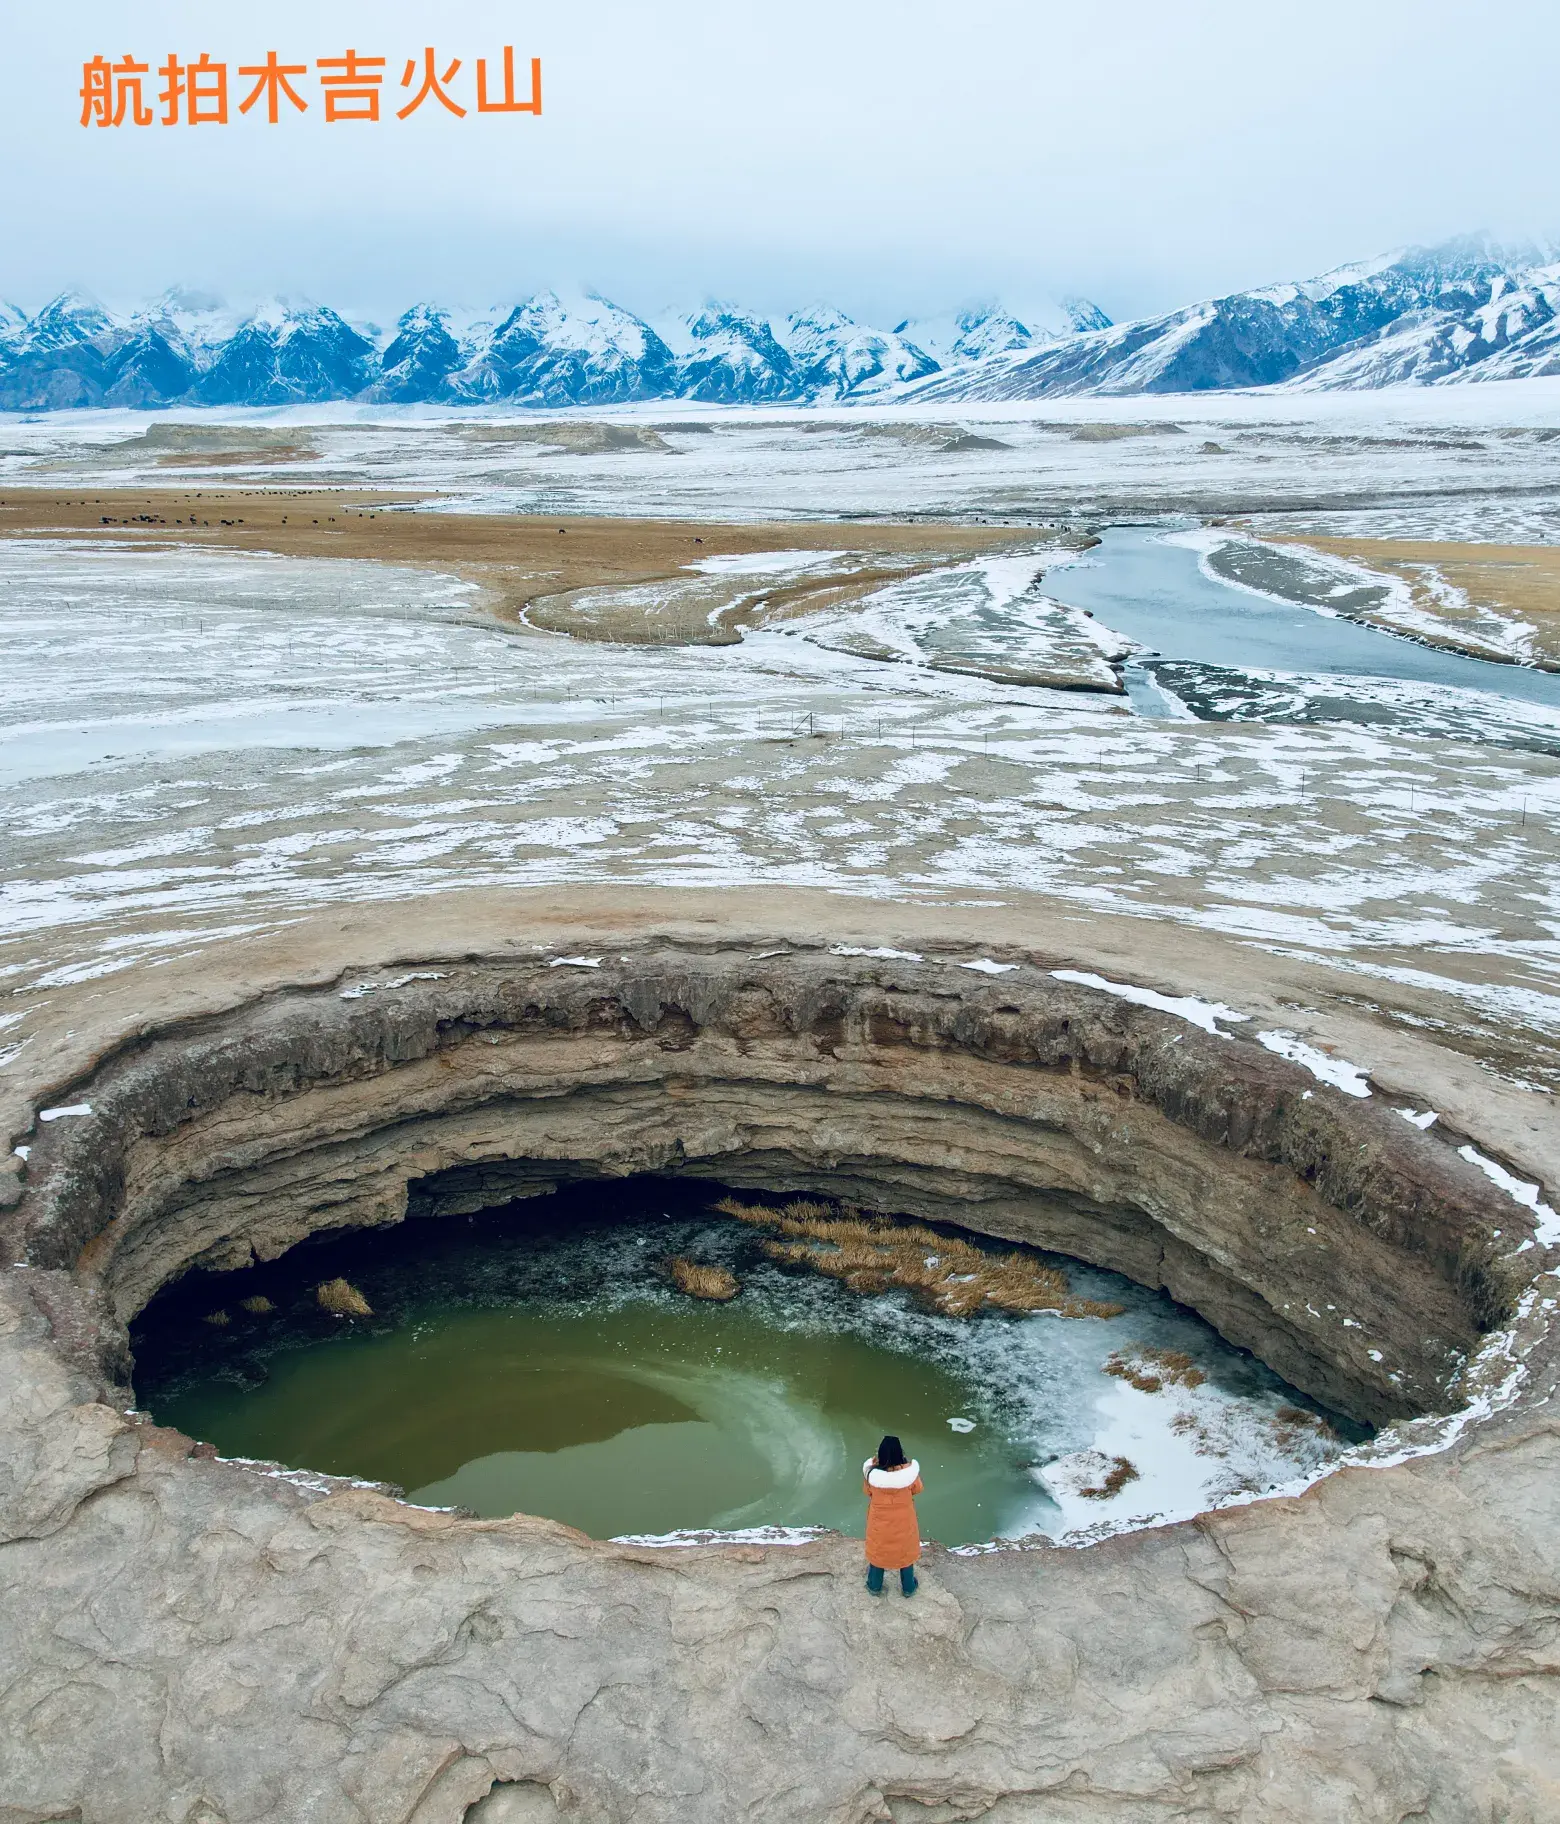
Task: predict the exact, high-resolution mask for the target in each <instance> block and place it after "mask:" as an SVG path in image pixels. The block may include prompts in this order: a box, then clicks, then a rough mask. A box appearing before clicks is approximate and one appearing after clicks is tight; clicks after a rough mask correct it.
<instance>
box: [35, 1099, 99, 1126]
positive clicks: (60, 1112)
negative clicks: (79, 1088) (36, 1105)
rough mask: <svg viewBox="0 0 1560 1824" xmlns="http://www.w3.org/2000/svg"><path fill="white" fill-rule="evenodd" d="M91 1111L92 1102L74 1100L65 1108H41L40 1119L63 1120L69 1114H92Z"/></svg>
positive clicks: (39, 1111)
mask: <svg viewBox="0 0 1560 1824" xmlns="http://www.w3.org/2000/svg"><path fill="white" fill-rule="evenodd" d="M91 1113H92V1104H91V1103H90V1102H72V1103H70V1104H69V1106H68V1107H65V1108H40V1109H39V1110H38V1119H39V1120H40V1121H63V1120H64V1118H65V1117H66V1116H67V1115H90V1114H91Z"/></svg>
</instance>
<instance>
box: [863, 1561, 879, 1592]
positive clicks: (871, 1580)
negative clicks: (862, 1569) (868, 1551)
mask: <svg viewBox="0 0 1560 1824" xmlns="http://www.w3.org/2000/svg"><path fill="white" fill-rule="evenodd" d="M867 1588H868V1590H870V1591H871V1593H872V1594H873V1595H874V1596H881V1595H882V1594H883V1571H882V1567H881V1566H880V1565H876V1564H869V1565H868V1566H867Z"/></svg>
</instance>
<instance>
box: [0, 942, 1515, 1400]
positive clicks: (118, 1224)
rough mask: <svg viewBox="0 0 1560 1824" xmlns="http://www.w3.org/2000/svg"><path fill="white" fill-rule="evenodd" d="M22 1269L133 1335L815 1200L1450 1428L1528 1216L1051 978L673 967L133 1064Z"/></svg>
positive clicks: (1329, 1394) (232, 1030)
mask: <svg viewBox="0 0 1560 1824" xmlns="http://www.w3.org/2000/svg"><path fill="white" fill-rule="evenodd" d="M72 1094H73V1095H79V1098H80V1100H81V1101H82V1102H85V1103H88V1104H90V1108H91V1113H90V1114H88V1115H82V1116H79V1117H75V1118H72V1119H70V1120H68V1121H65V1120H62V1121H58V1122H56V1123H54V1124H52V1125H51V1126H50V1127H49V1128H47V1129H45V1130H44V1131H43V1135H42V1138H41V1139H40V1141H39V1143H38V1145H37V1147H36V1150H35V1152H34V1154H33V1158H32V1161H31V1163H30V1167H29V1179H30V1183H29V1189H28V1193H27V1195H26V1197H25V1198H24V1200H23V1203H22V1205H21V1208H20V1210H19V1212H18V1222H17V1224H16V1240H15V1245H16V1247H17V1249H18V1251H19V1252H20V1253H21V1255H22V1256H23V1257H24V1258H25V1259H26V1260H27V1261H29V1262H30V1263H31V1264H33V1265H35V1266H41V1267H49V1268H56V1269H66V1270H72V1271H73V1272H74V1273H75V1275H76V1278H77V1282H78V1283H79V1284H80V1285H81V1286H82V1287H83V1288H85V1289H86V1290H87V1291H88V1292H90V1293H91V1294H93V1295H96V1296H99V1297H101V1299H102V1300H103V1301H104V1304H105V1306H106V1310H107V1312H108V1313H109V1314H111V1317H112V1320H113V1322H114V1323H116V1324H117V1325H118V1326H121V1327H122V1326H123V1325H124V1324H126V1323H127V1322H128V1320H129V1319H130V1318H131V1317H132V1316H133V1315H134V1313H135V1312H136V1311H137V1310H139V1309H140V1308H141V1306H142V1305H144V1304H145V1302H146V1301H147V1300H148V1299H149V1298H150V1297H151V1296H152V1294H153V1293H154V1292H155V1291H156V1289H157V1288H158V1286H159V1285H161V1284H163V1283H164V1282H166V1281H167V1280H168V1279H170V1278H172V1277H174V1276H175V1275H177V1274H179V1273H181V1272H183V1271H185V1270H187V1269H188V1268H190V1267H192V1266H198V1267H232V1266H243V1265H248V1264H249V1263H250V1262H251V1261H252V1260H254V1259H257V1258H258V1259H272V1258H274V1257H275V1256H276V1255H278V1254H280V1253H281V1252H283V1251H284V1250H285V1249H286V1248H288V1247H290V1246H292V1245H293V1244H294V1243H295V1242H297V1241H299V1240H301V1239H302V1238H304V1237H305V1236H307V1235H309V1234H311V1233H313V1232H316V1231H318V1230H321V1229H326V1228H340V1227H350V1226H369V1227H371V1226H374V1225H378V1224H384V1223H392V1222H398V1221H400V1220H402V1219H403V1218H405V1217H406V1216H407V1215H408V1214H411V1215H415V1216H420V1217H434V1218H436V1217H438V1216H439V1215H441V1214H445V1213H451V1212H460V1211H468V1210H472V1209H476V1208H481V1207H485V1206H488V1205H494V1204H500V1203H504V1202H507V1201H508V1200H510V1199H511V1198H513V1197H515V1196H523V1195H527V1194H530V1193H534V1192H537V1191H540V1190H544V1189H547V1188H550V1187H551V1186H553V1185H555V1184H557V1183H559V1182H562V1181H566V1180H570V1179H578V1178H583V1177H589V1176H593V1175H607V1176H620V1175H627V1174H629V1173H637V1172H667V1173H682V1174H690V1175H696V1176H705V1177H710V1178H718V1179H720V1180H721V1181H723V1182H725V1183H728V1184H736V1185H742V1186H753V1187H764V1188H770V1189H779V1190H811V1191H815V1192H823V1193H827V1194H829V1195H833V1196H838V1197H843V1198H848V1199H850V1200H852V1201H855V1202H858V1203H860V1204H862V1205H863V1206H865V1207H867V1208H870V1209H878V1210H884V1211H889V1212H903V1213H910V1214H914V1215H918V1216H923V1217H934V1218H938V1219H941V1220H944V1221H952V1222H957V1223H960V1224H963V1225H964V1226H966V1227H968V1228H971V1229H974V1230H977V1231H980V1232H983V1233H986V1234H991V1235H997V1236H1002V1237H1005V1238H1010V1239H1016V1240H1022V1241H1026V1242H1032V1243H1035V1244H1036V1245H1039V1246H1043V1247H1046V1248H1051V1249H1055V1250H1057V1251H1060V1252H1063V1253H1066V1254H1071V1255H1075V1256H1077V1257H1078V1258H1080V1259H1084V1260H1087V1261H1090V1262H1093V1263H1096V1264H1098V1265H1102V1266H1107V1267H1111V1268H1114V1269H1116V1270H1117V1271H1120V1272H1123V1273H1126V1274H1128V1275H1129V1276H1130V1277H1132V1278H1134V1279H1136V1280H1139V1281H1140V1282H1142V1283H1144V1284H1146V1285H1150V1286H1154V1287H1161V1286H1162V1287H1164V1288H1165V1289H1166V1290H1168V1291H1169V1292H1170V1293H1171V1294H1172V1296H1174V1297H1175V1298H1177V1299H1179V1300H1180V1301H1181V1302H1183V1303H1185V1304H1188V1305H1191V1306H1193V1307H1195V1308H1196V1309H1197V1310H1199V1311H1200V1312H1201V1313H1202V1314H1203V1315H1204V1316H1205V1317H1207V1318H1208V1319H1209V1320H1210V1321H1211V1322H1212V1323H1213V1324H1215V1325H1216V1326H1217V1327H1218V1329H1219V1330H1220V1331H1222V1332H1223V1334H1224V1335H1225V1336H1226V1337H1227V1338H1228V1339H1229V1340H1230V1341H1232V1342H1235V1343H1237V1344H1240V1345H1242V1346H1244V1347H1246V1348H1249V1349H1251V1350H1252V1351H1253V1352H1254V1353H1256V1354H1258V1355H1260V1356H1262V1357H1263V1358H1264V1359H1265V1360H1267V1361H1268V1362H1270V1363H1271V1364H1272V1365H1273V1366H1274V1367H1275V1368H1277V1369H1278V1370H1279V1372H1280V1373H1282V1374H1283V1375H1285V1376H1286V1377H1287V1378H1288V1379H1289V1380H1291V1381H1292V1382H1294V1383H1295V1384H1296V1385H1297V1386H1300V1387H1302V1388H1304V1389H1305V1390H1306V1391H1307V1392H1309V1393H1312V1394H1314V1395H1315V1396H1316V1397H1317V1398H1319V1399H1322V1400H1324V1401H1326V1402H1328V1403H1329V1404H1331V1405H1333V1406H1335V1407H1337V1408H1340V1409H1342V1410H1344V1411H1347V1412H1349V1413H1351V1414H1353V1415H1354V1416H1356V1417H1360V1418H1364V1419H1367V1420H1370V1421H1372V1422H1378V1423H1379V1422H1381V1421H1384V1420H1386V1419H1390V1418H1394V1417H1401V1416H1405V1415H1410V1414H1414V1413H1418V1412H1423V1411H1426V1410H1429V1409H1432V1408H1434V1407H1436V1406H1438V1405H1440V1404H1444V1402H1445V1399H1446V1396H1447V1390H1448V1387H1449V1385H1450V1383H1451V1381H1452V1379H1453V1377H1454V1376H1455V1374H1456V1371H1457V1368H1458V1366H1459V1364H1460V1362H1461V1360H1462V1359H1463V1357H1464V1356H1465V1354H1466V1353H1467V1351H1468V1350H1469V1349H1470V1348H1471V1347H1472V1346H1473V1344H1474V1342H1475V1340H1476V1338H1477V1337H1478V1335H1479V1333H1480V1332H1481V1331H1482V1330H1483V1329H1485V1328H1487V1327H1488V1326H1489V1325H1490V1324H1491V1323H1492V1322H1494V1321H1495V1320H1496V1319H1497V1318H1498V1317H1499V1315H1500V1314H1501V1312H1502V1310H1503V1309H1504V1308H1505V1306H1506V1305H1507V1304H1508V1303H1509V1301H1510V1298H1511V1297H1512V1295H1513V1292H1514V1290H1515V1283H1516V1282H1515V1279H1514V1276H1513V1274H1512V1271H1511V1250H1512V1248H1513V1247H1514V1246H1515V1245H1516V1242H1517V1241H1518V1240H1519V1239H1520V1226H1521V1225H1520V1221H1519V1219H1518V1213H1517V1212H1515V1211H1514V1208H1513V1206H1512V1204H1511V1203H1510V1201H1509V1200H1508V1199H1506V1198H1504V1197H1502V1196H1501V1195H1500V1194H1499V1193H1498V1192H1496V1191H1495V1190H1494V1189H1493V1187H1492V1186H1490V1185H1489V1184H1488V1182H1487V1181H1486V1180H1484V1179H1483V1178H1482V1177H1481V1176H1480V1174H1479V1173H1477V1172H1476V1171H1475V1170H1474V1169H1473V1168H1471V1167H1469V1166H1468V1165H1467V1164H1466V1163H1465V1162H1464V1161H1462V1160H1460V1159H1459V1158H1458V1157H1457V1156H1456V1153H1455V1151H1454V1149H1453V1148H1451V1147H1450V1146H1448V1145H1447V1144H1446V1143H1445V1142H1444V1140H1442V1139H1441V1138H1440V1137H1439V1136H1436V1137H1431V1136H1427V1135H1425V1134H1422V1133H1420V1132H1419V1131H1418V1130H1416V1129H1415V1128H1413V1127H1411V1126H1409V1125H1408V1124H1407V1123H1405V1122H1403V1121H1401V1120H1399V1119H1397V1118H1396V1116H1395V1115H1394V1114H1393V1112H1392V1111H1391V1110H1390V1109H1387V1108H1384V1107H1383V1106H1381V1105H1380V1103H1379V1101H1377V1100H1374V1099H1373V1100H1371V1101H1366V1102H1361V1101H1356V1100H1353V1099H1351V1098H1349V1097H1346V1096H1344V1095H1342V1094H1341V1093H1339V1092H1337V1091H1336V1090H1332V1089H1329V1088H1327V1087H1325V1086H1323V1085H1321V1084H1319V1083H1318V1082H1317V1081H1316V1079H1315V1078H1313V1077H1312V1076H1310V1075H1309V1074H1308V1073H1307V1072H1305V1071H1304V1070H1302V1069H1301V1068H1299V1067H1298V1066H1296V1065H1293V1064H1290V1063H1288V1062H1287V1061H1285V1060H1284V1059H1281V1058H1278V1057H1275V1056H1274V1055H1272V1054H1271V1053H1269V1052H1267V1051H1265V1050H1263V1049H1262V1048H1260V1047H1259V1046H1257V1045H1255V1044H1253V1043H1251V1042H1249V1041H1243V1040H1239V1039H1233V1038H1226V1037H1223V1036H1220V1035H1210V1034H1208V1033H1205V1032H1203V1031H1201V1030H1199V1029H1198V1028H1196V1027H1194V1026H1190V1025H1188V1024H1187V1023H1186V1022H1185V1021H1183V1020H1180V1019H1177V1018H1175V1017H1173V1016H1171V1015H1168V1014H1164V1013H1159V1012H1156V1011H1154V1010H1152V1009H1150V1008H1145V1007H1138V1006H1134V1005H1131V1004H1128V1003H1124V1002H1121V1001H1119V1000H1115V999H1113V998H1111V997H1109V996H1106V995H1104V994H1101V993H1099V992H1098V991H1095V990H1092V989H1089V988H1083V987H1078V986H1074V985H1070V984H1067V983H1064V982H1059V981H1056V980H1053V979H1051V978H1049V977H1045V976H1041V975H1039V974H1038V973H1037V972H1030V973H1029V975H1028V977H1027V979H1025V980H1024V981H1022V982H1009V981H1005V980H1001V979H997V980H991V981H986V980H982V979H980V978H978V977H974V976H968V975H967V976H964V977H963V979H954V978H953V974H952V972H951V971H949V970H948V969H946V968H939V967H937V966H936V965H935V964H928V963H919V962H912V961H909V960H892V959H889V960H883V959H864V958H849V957H840V956H834V955H828V954H817V953H814V954H810V955H807V954H795V955H785V956H769V957H754V956H752V955H746V954H743V953H742V952H741V951H739V950H716V951H709V952H704V953H698V952H693V951H688V950H673V949H670V948H648V949H645V950H643V951H641V952H638V953H636V954H628V955H624V956H621V957H619V958H614V959H610V960H607V959H603V960H602V961H601V962H600V963H599V964H598V965H597V966H595V967H586V966H584V965H582V964H579V963H564V964H563V965H561V966H551V965H550V964H547V963H531V964H520V965H515V964H508V965H494V964H485V965H474V966H470V967H466V968H461V969H457V970H449V971H436V970H432V969H408V970H406V971H403V972H402V973H401V975H400V976H398V977H397V978H395V979H394V980H392V981H388V982H380V983H377V984H374V983H361V982H360V983H355V984H352V983H349V984H348V985H347V986H346V987H345V988H344V989H332V990H327V991H323V992H314V993H297V994H286V995H279V996H276V997H274V998H271V999H268V1000H266V1001H263V1002H261V1003H259V1004H257V1005H255V1006H252V1007H249V1008H246V1009H242V1010H240V1011H238V1012H235V1013H234V1014H232V1015H230V1016H228V1017H227V1018H225V1019H221V1020H217V1021H214V1022H210V1023H208V1024H207V1025H205V1026H204V1027H201V1028H198V1029H195V1030H191V1031H184V1032H173V1033H168V1034H166V1035H163V1036H161V1037H157V1038H154V1039H151V1040H149V1041H147V1042H143V1043H139V1044H137V1045H134V1046H132V1047H130V1048H127V1049H126V1050H124V1051H123V1052H121V1053H120V1054H119V1055H117V1056H115V1057H113V1058H111V1059H109V1060H107V1061H106V1062H105V1064H104V1065H103V1066H102V1067H101V1068H100V1069H99V1070H98V1071H97V1072H96V1073H95V1074H94V1075H93V1077H92V1078H91V1080H90V1081H87V1082H84V1083H82V1084H81V1085H79V1086H78V1088H77V1090H75V1091H73V1092H72Z"/></svg>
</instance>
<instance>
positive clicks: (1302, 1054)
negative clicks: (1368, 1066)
mask: <svg viewBox="0 0 1560 1824" xmlns="http://www.w3.org/2000/svg"><path fill="white" fill-rule="evenodd" d="M1257 1042H1258V1044H1260V1045H1265V1046H1266V1047H1267V1049H1268V1050H1269V1051H1273V1052H1277V1054H1278V1055H1279V1057H1281V1058H1288V1059H1289V1061H1290V1063H1291V1064H1298V1065H1300V1066H1301V1067H1302V1069H1305V1070H1308V1071H1310V1073H1311V1075H1312V1076H1313V1077H1315V1078H1316V1079H1317V1080H1318V1081H1319V1082H1322V1083H1330V1084H1331V1085H1332V1086H1333V1088H1334V1089H1341V1090H1342V1091H1343V1093H1344V1094H1345V1095H1346V1096H1368V1095H1369V1094H1370V1072H1369V1071H1367V1070H1361V1068H1360V1067H1359V1065H1358V1064H1350V1063H1348V1062H1346V1060H1344V1059H1343V1058H1330V1057H1328V1055H1327V1053H1326V1052H1325V1051H1318V1050H1317V1049H1316V1047H1315V1046H1314V1045H1307V1044H1306V1043H1305V1041H1304V1040H1303V1039H1298V1038H1296V1037H1295V1035H1294V1034H1293V1033H1292V1032H1259V1033H1258V1034H1257Z"/></svg>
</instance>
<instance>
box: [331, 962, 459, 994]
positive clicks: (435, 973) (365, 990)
mask: <svg viewBox="0 0 1560 1824" xmlns="http://www.w3.org/2000/svg"><path fill="white" fill-rule="evenodd" d="M444 973H445V972H444V971H443V970H442V969H412V970H410V971H409V972H408V973H407V974H405V975H393V976H391V977H390V979H389V980H388V981H384V982H357V983H354V985H353V986H352V987H350V988H343V989H342V990H341V995H340V998H341V999H342V1000H344V1001H356V1000H361V999H362V997H363V996H364V995H365V994H374V993H376V992H377V991H378V990H379V989H381V988H404V987H405V986H406V984H407V983H408V982H442V981H443V980H444Z"/></svg>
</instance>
